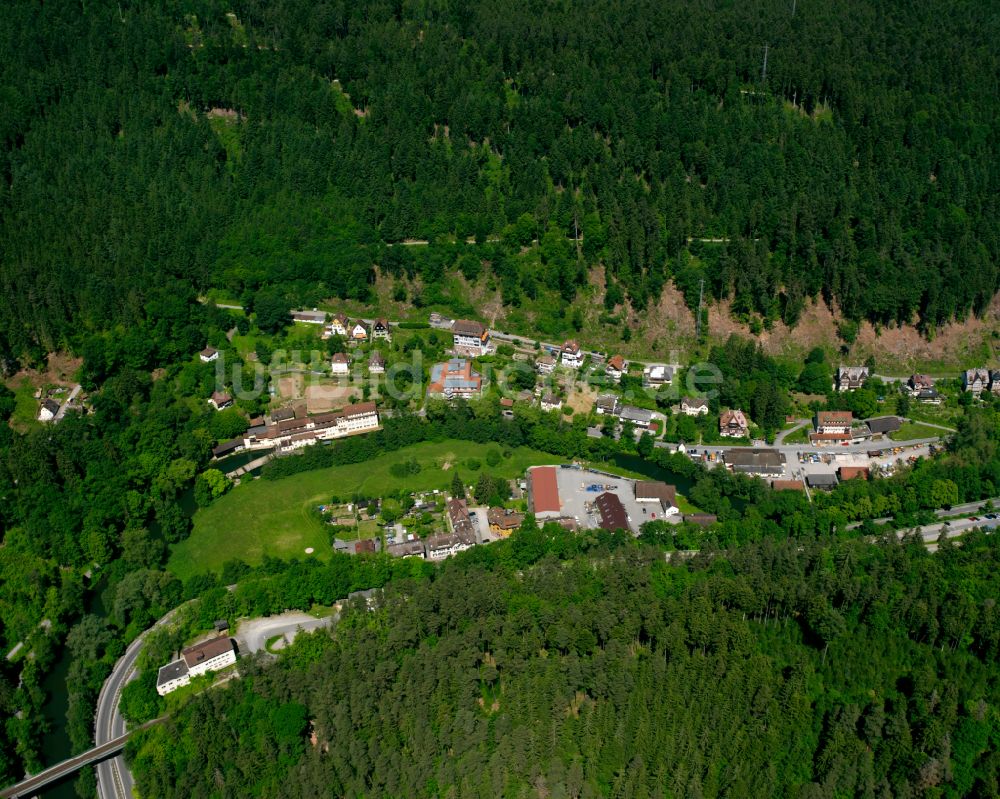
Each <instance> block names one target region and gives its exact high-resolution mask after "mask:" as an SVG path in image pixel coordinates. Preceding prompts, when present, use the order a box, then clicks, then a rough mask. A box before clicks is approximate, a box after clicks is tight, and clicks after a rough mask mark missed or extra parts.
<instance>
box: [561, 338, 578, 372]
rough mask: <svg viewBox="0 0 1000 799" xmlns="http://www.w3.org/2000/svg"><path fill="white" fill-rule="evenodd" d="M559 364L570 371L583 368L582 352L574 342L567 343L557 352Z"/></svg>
mask: <svg viewBox="0 0 1000 799" xmlns="http://www.w3.org/2000/svg"><path fill="white" fill-rule="evenodd" d="M559 362H560V363H561V364H562V365H563V366H566V367H569V368H570V369H579V368H580V367H581V366H583V350H581V349H580V345H579V344H577V343H576V341H574V340H572V339H571V340H570V341H567V342H566V343H565V344H563V345H562V349H560V350H559Z"/></svg>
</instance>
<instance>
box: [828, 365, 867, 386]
mask: <svg viewBox="0 0 1000 799" xmlns="http://www.w3.org/2000/svg"><path fill="white" fill-rule="evenodd" d="M836 380H837V391H853V390H854V389H856V388H861V387H862V386H863V385H864V384H865V381H867V380H868V367H867V366H838V367H837V377H836Z"/></svg>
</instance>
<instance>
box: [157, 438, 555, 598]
mask: <svg viewBox="0 0 1000 799" xmlns="http://www.w3.org/2000/svg"><path fill="white" fill-rule="evenodd" d="M491 448H492V449H496V450H498V451H499V450H500V447H499V446H498V445H495V444H491V445H487V446H479V445H477V444H473V443H471V442H468V441H442V442H428V443H423V444H416V445H414V446H412V447H407V448H406V449H402V450H399V451H398V452H393V453H389V454H387V455H383V456H381V457H379V458H375V459H373V460H371V461H368V462H366V463H362V464H357V465H353V466H334V467H331V468H329V469H317V470H315V471H311V472H304V473H302V474H298V475H295V476H293V477H286V478H284V479H282V480H273V481H272V480H263V479H261V480H253V481H249V482H244V483H243V484H241V485H239V486H236V487H235V488H234V489H233V490H232V491H230V492H229V493H228V494H226V495H225V496H223V497H222V498H221V499H219V500H218V501H216V502H215V503H213V504H212V505H210V506H209V507H207V508H202V509H200V510H199V511H198V512H197V513H196V514H195V517H194V530H193V531H192V533H191V536H190V537H189V538H188V539H187V540H185V541H182V542H181V543H180V544H178V545H176V546H175V547H173V550H172V552H171V556H170V561H169V563H168V564H167V567H168V568H169V569H170V571H172V572H173V573H174V574H176V575H177V576H178V577H180V578H182V579H186V578H188V577H190V576H191V575H193V574H197V573H199V572H206V571H217V570H218V569H220V568H221V566H222V564H223V563H225V562H226V561H227V560H230V559H232V558H239V559H240V560H243V561H246V562H247V563H251V564H255V563H259V562H260V561H261V559H262V558H263V557H264V555H270V556H272V557H279V558H290V557H302V556H304V555H305V549H306V548H307V547H312V548H313V549H314V550H315V553H316V555H319V556H325V555H326V553H328V552H329V551H330V545H329V536H328V535H327V531H326V529H325V525H324V524H323V523H322V522H320V521H319V519H318V518H317V517H316V516H315V515H314V514H313V511H314V509H315V508H316V506H318V505H321V504H323V503H326V502H329V501H330V499H331V497H333V496H338V497H342V498H347V497H349V496H350V495H351V494H353V493H355V492H358V493H363V494H364V495H366V496H372V497H379V496H384V495H385V494H388V493H391V492H395V491H398V490H399V489H401V488H405V489H407V490H411V491H421V490H427V489H434V488H438V489H446V488H448V487H449V486H450V485H451V481H452V477H453V476H454V474H455V472H454V468H456V465H457V468H458V470H459V473H460V474H461V475H462V479H463V480H464V481H465V482H466V483H474V482H475V480H476V479H477V477H478V475H479V473H480V472H481V471H486V472H489V473H491V474H497V475H501V476H504V477H519V476H521V475H523V474H524V470H525V469H526V468H527V467H528V466H533V465H536V464H544V463H558V462H559V460H560V459H559V457H558V456H555V455H549V454H546V453H544V452H539V451H538V450H533V449H530V448H528V447H521V448H518V449H514V450H511V451H510V457H507V458H504V459H503V460H502V461H501V462H500V463H499V464H498V465H497V466H495V467H491V466H487V464H486V453H487V451H488V450H489V449H491ZM411 459H412V460H416V461H417V462H418V463H419V464H420V466H421V470H420V472H419V473H417V474H414V475H408V476H405V477H394V476H393V475H392V474H391V473H390V471H389V467H390V466H391V465H392V464H394V463H399V462H401V461H406V460H411ZM470 459H476V460H479V461H480V462H481V467H480V470H479V471H473V470H472V469H470V468H468V465H467V463H468V461H469V460H470ZM446 466H447V467H448V468H445V467H446Z"/></svg>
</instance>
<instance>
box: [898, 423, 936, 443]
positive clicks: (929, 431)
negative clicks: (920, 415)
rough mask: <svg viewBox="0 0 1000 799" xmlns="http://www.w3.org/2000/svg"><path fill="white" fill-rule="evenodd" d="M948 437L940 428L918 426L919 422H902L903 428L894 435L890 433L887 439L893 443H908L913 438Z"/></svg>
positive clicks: (924, 425)
mask: <svg viewBox="0 0 1000 799" xmlns="http://www.w3.org/2000/svg"><path fill="white" fill-rule="evenodd" d="M944 435H948V431H947V430H942V429H941V428H940V427H931V426H930V425H926V424H920V422H903V426H902V427H900V428H899V430H897V431H896V432H895V433H890V434H889V438H891V439H892V440H893V441H910V440H911V439H915V438H933V437H934V436H944Z"/></svg>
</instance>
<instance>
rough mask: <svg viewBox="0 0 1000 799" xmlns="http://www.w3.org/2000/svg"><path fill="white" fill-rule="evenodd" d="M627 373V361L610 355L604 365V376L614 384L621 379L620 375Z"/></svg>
mask: <svg viewBox="0 0 1000 799" xmlns="http://www.w3.org/2000/svg"><path fill="white" fill-rule="evenodd" d="M626 372H628V361H626V360H625V359H624V358H623V357H622V356H621V355H612V356H611V357H610V358H608V362H607V363H606V364H605V365H604V374H606V375H607V376H608V377H610V378H611V379H612V380H614V381H615V382H616V383H617V382H618V381H619V380H621V379H622V375H623V374H625V373H626Z"/></svg>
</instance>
